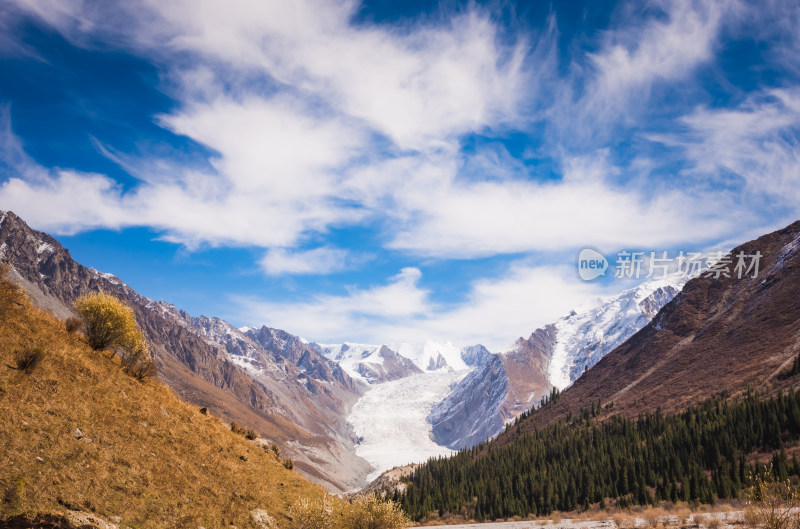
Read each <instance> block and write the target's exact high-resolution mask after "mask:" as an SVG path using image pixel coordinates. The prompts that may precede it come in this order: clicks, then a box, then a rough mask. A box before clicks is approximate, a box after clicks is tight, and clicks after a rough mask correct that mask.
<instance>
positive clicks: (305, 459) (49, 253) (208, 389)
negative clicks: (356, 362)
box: [0, 211, 369, 491]
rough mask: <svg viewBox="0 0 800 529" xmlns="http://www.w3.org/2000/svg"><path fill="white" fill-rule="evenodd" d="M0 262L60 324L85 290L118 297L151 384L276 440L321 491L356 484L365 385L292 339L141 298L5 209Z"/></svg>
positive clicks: (362, 469) (363, 471) (362, 473)
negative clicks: (138, 330)
mask: <svg viewBox="0 0 800 529" xmlns="http://www.w3.org/2000/svg"><path fill="white" fill-rule="evenodd" d="M0 262H5V263H7V264H9V265H10V266H11V268H12V271H11V273H10V274H9V278H11V279H12V280H13V281H15V282H18V283H20V284H21V285H22V286H23V287H24V288H25V289H26V291H27V292H28V293H29V294H30V295H31V297H32V300H33V302H34V304H35V305H36V306H38V307H39V308H43V309H45V310H46V311H47V312H49V313H51V314H54V315H56V316H59V317H62V318H66V317H67V316H69V315H70V314H71V306H72V303H73V301H74V300H75V299H77V298H78V297H80V296H82V295H85V294H88V293H91V292H98V291H100V292H105V293H107V294H111V295H113V296H115V297H117V298H119V299H121V300H122V301H124V302H125V303H126V304H127V305H128V306H130V307H131V308H132V309H133V311H134V313H135V315H136V320H137V322H138V323H139V325H140V326H141V327H142V331H143V332H144V335H145V338H146V339H147V341H148V344H149V347H150V351H151V353H152V354H153V358H154V361H155V363H156V366H157V368H158V374H159V378H160V379H161V380H162V381H163V382H165V383H166V384H167V385H169V386H170V387H171V388H172V389H173V390H174V391H175V392H176V393H177V394H178V395H179V396H180V397H181V398H182V399H184V400H186V401H188V402H191V403H193V404H195V405H197V406H198V407H201V406H202V407H207V408H208V409H209V411H210V412H211V413H212V414H214V415H216V416H218V417H223V418H225V419H226V420H229V421H236V422H237V423H239V424H241V425H243V426H245V427H247V428H252V429H254V430H256V431H257V432H258V433H260V434H262V435H264V436H266V437H268V438H269V439H270V440H273V441H275V442H277V443H279V444H280V445H281V448H282V450H283V451H284V452H285V453H286V454H289V455H290V456H291V457H292V458H293V459H294V460H295V462H296V463H297V469H298V470H300V471H301V472H303V473H304V474H305V475H306V476H307V477H309V478H310V479H313V480H315V481H316V482H318V483H321V484H323V485H324V486H326V487H328V488H329V489H330V490H333V491H346V490H350V489H351V488H353V487H356V486H359V485H362V484H363V483H364V478H365V477H366V475H367V473H368V470H369V465H368V463H367V462H366V461H364V460H363V459H361V458H359V457H357V456H355V455H354V454H353V452H352V445H353V435H352V432H351V429H350V427H349V426H348V425H347V421H346V417H347V415H348V414H349V410H350V408H351V407H352V405H353V403H354V402H355V401H356V400H357V398H358V397H359V395H361V393H362V392H363V390H364V388H363V387H362V385H361V384H359V383H356V382H354V381H353V380H352V379H351V378H350V377H349V376H348V375H347V374H346V373H344V371H343V370H342V369H341V368H340V367H339V366H338V365H336V364H334V363H332V362H330V361H329V360H328V359H326V358H324V357H322V356H321V355H319V354H317V353H316V352H315V351H313V350H311V349H310V348H309V346H308V345H307V344H302V343H301V341H300V340H299V339H297V338H296V337H292V336H291V335H289V334H288V333H284V332H283V331H278V330H273V329H266V331H265V332H267V333H268V334H270V335H272V334H275V335H276V336H277V337H278V338H280V339H277V340H273V341H271V342H270V343H266V342H265V344H264V345H262V344H260V343H257V342H255V341H254V340H253V339H252V338H251V337H249V336H246V335H244V334H243V333H242V332H240V331H239V330H238V329H236V328H235V327H233V326H231V325H230V324H228V323H226V322H223V321H221V320H218V319H217V318H205V317H199V318H193V317H191V316H189V315H188V314H186V313H185V312H184V311H181V310H179V309H177V308H176V307H174V306H172V305H170V304H168V303H165V302H160V301H153V300H151V299H148V298H146V297H144V296H142V295H141V294H139V293H138V292H136V291H135V290H134V289H132V288H131V287H130V286H128V285H127V284H125V283H124V282H123V281H121V280H120V279H119V278H117V277H115V276H113V275H111V274H104V273H100V272H98V271H97V270H94V269H92V268H87V267H85V266H82V265H81V264H79V263H77V262H76V261H75V260H74V259H72V256H71V255H70V252H69V250H67V249H66V248H63V247H62V246H61V244H59V242H58V241H57V240H55V239H54V238H53V237H50V236H49V235H47V234H46V233H42V232H38V231H36V230H33V229H31V228H30V227H29V226H28V225H27V224H26V223H25V222H24V221H23V220H22V219H21V218H19V217H17V216H16V215H15V214H14V213H12V212H2V211H0ZM223 338H226V339H223ZM265 346H266V347H265ZM237 360H238V362H237ZM301 361H302V363H301ZM243 363H247V364H249V365H252V366H255V367H257V368H258V369H257V370H248V369H245V368H244V367H243V366H242V364H243Z"/></svg>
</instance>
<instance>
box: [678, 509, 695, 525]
mask: <svg viewBox="0 0 800 529" xmlns="http://www.w3.org/2000/svg"><path fill="white" fill-rule="evenodd" d="M675 516H676V517H677V519H678V525H680V526H681V527H683V526H686V525H689V521H690V520H691V518H692V511H690V510H689V509H687V508H686V507H681V508H680V509H678V510H677V511H676V512H675Z"/></svg>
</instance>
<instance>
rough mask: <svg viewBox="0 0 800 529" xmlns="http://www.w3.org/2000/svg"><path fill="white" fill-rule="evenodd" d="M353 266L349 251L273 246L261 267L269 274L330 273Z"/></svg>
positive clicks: (262, 261) (327, 248)
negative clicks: (293, 248) (297, 249)
mask: <svg viewBox="0 0 800 529" xmlns="http://www.w3.org/2000/svg"><path fill="white" fill-rule="evenodd" d="M352 266H353V258H352V257H351V255H350V253H349V252H348V251H346V250H341V249H338V248H329V247H323V248H314V249H312V250H305V251H297V252H293V251H290V250H287V249H285V248H272V249H270V250H268V251H267V253H266V254H265V255H264V258H263V259H262V260H261V267H262V268H263V269H264V271H265V272H266V273H267V274H268V275H281V274H330V273H332V272H339V271H342V270H347V269H349V268H351V267H352Z"/></svg>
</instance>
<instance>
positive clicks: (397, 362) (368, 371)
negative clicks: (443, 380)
mask: <svg viewBox="0 0 800 529" xmlns="http://www.w3.org/2000/svg"><path fill="white" fill-rule="evenodd" d="M311 346H312V347H313V348H314V349H315V350H316V351H317V352H318V353H319V354H321V355H322V356H324V357H325V358H327V359H328V360H331V361H332V362H336V363H337V364H338V365H339V366H340V367H341V368H342V369H344V370H345V371H346V372H347V373H348V374H349V375H350V376H351V377H352V378H354V379H356V380H361V381H362V382H366V383H367V384H380V383H383V382H389V381H391V380H397V379H399V378H405V377H407V376H409V375H413V374H416V373H422V370H421V369H419V368H418V367H417V366H416V365H414V362H412V361H411V360H409V359H408V358H405V357H403V356H400V355H399V354H397V353H396V352H395V351H392V350H391V349H389V348H388V347H386V346H385V345H366V344H355V343H343V344H335V345H325V344H311Z"/></svg>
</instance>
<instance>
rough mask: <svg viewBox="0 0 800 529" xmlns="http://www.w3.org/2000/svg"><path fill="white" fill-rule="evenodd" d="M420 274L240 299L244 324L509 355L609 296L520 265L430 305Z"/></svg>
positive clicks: (323, 337)
mask: <svg viewBox="0 0 800 529" xmlns="http://www.w3.org/2000/svg"><path fill="white" fill-rule="evenodd" d="M420 279H421V272H420V271H419V270H418V269H416V268H406V269H404V270H403V271H402V272H401V273H400V274H399V275H398V276H395V277H394V278H391V279H390V281H389V282H388V283H387V284H386V285H383V286H376V287H373V288H370V289H366V290H362V289H351V290H349V291H348V292H347V293H346V294H343V295H327V296H316V297H314V298H313V299H311V300H308V301H300V302H296V303H273V302H264V301H261V300H258V299H254V298H236V300H235V301H236V305H237V307H238V310H240V311H241V313H240V314H239V315H238V319H241V320H242V321H246V322H249V323H252V324H261V323H262V322H266V324H267V325H270V326H274V327H278V328H286V329H292V332H294V333H297V334H299V335H301V336H303V337H305V338H307V339H310V340H314V341H318V342H320V343H337V342H342V341H346V340H351V341H352V340H353V337H354V336H357V337H358V339H359V340H361V341H365V342H367V343H389V342H409V341H410V342H415V341H416V342H422V341H425V340H430V339H433V340H454V341H456V342H457V343H458V344H459V345H472V344H476V343H482V344H483V345H485V346H487V347H489V348H490V349H491V350H494V351H501V350H505V349H506V348H507V347H509V346H510V344H511V343H513V341H514V340H515V339H516V337H519V336H528V335H529V334H530V333H531V332H533V331H534V330H535V329H536V328H538V327H540V326H542V325H545V324H547V323H551V322H553V321H555V320H556V319H558V318H560V317H561V316H564V315H565V314H566V313H567V312H569V310H571V309H572V308H575V307H577V306H579V305H583V304H586V303H591V302H593V301H596V300H597V299H598V298H599V296H600V295H602V294H604V293H605V292H604V290H603V289H602V288H601V287H598V286H597V285H595V284H592V283H586V282H583V281H581V280H579V279H578V278H577V274H576V273H575V270H574V269H573V268H570V267H547V266H534V265H529V264H525V263H516V264H514V265H512V266H511V267H510V268H509V269H508V270H507V272H506V274H505V276H504V277H500V278H495V279H482V280H478V281H475V282H474V283H473V284H472V285H471V286H470V287H469V293H468V295H467V298H466V300H464V301H462V302H459V303H457V304H453V303H451V304H440V303H435V302H433V301H431V299H430V296H429V292H428V291H426V290H425V289H423V288H420V287H419V285H418V282H419V281H420Z"/></svg>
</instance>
